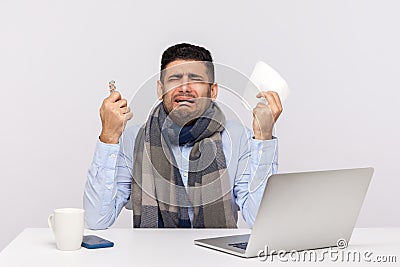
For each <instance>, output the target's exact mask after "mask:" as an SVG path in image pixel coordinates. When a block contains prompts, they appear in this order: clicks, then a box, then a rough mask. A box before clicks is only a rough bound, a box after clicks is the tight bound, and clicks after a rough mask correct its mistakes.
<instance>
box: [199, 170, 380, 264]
mask: <svg viewBox="0 0 400 267" xmlns="http://www.w3.org/2000/svg"><path fill="white" fill-rule="evenodd" d="M373 172H374V169H373V168H357V169H345V170H330V171H315V172H301V173H286V174H274V175H271V176H270V177H269V178H268V180H267V185H266V187H265V190H264V194H263V197H262V200H261V204H260V208H259V210H258V213H257V217H256V219H255V222H254V226H253V229H252V231H251V234H247V235H236V236H224V237H214V238H207V239H198V240H195V241H194V243H195V244H196V245H199V246H203V247H207V248H211V249H215V250H219V251H222V252H226V253H230V254H233V255H236V256H240V257H244V258H250V257H257V256H260V255H258V253H259V251H260V250H263V253H264V252H266V254H271V253H269V252H271V251H276V252H278V251H280V250H284V251H287V252H290V251H292V250H296V251H301V250H307V249H318V248H327V247H334V246H337V242H338V240H341V239H344V240H345V241H347V242H348V241H349V240H350V237H351V234H352V232H353V228H354V225H355V223H356V220H357V217H358V214H359V212H360V209H361V206H362V203H363V201H364V197H365V195H366V193H367V190H368V186H369V183H370V181H371V178H372V174H373ZM266 248H268V250H266Z"/></svg>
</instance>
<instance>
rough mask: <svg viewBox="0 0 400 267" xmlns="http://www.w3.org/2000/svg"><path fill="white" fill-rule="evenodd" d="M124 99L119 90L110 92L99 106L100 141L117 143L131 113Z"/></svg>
mask: <svg viewBox="0 0 400 267" xmlns="http://www.w3.org/2000/svg"><path fill="white" fill-rule="evenodd" d="M127 104H128V102H127V101H126V99H123V98H121V94H120V93H119V92H112V93H111V94H110V96H109V97H107V98H105V99H104V101H103V104H102V105H101V107H100V118H101V124H102V129H101V134H100V141H101V142H103V143H107V144H118V140H119V138H120V136H121V135H122V132H123V131H124V128H125V125H126V123H127V122H128V120H130V119H132V117H133V114H132V112H131V109H130V108H129V107H128V106H127Z"/></svg>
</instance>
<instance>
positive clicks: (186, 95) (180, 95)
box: [174, 94, 196, 100]
mask: <svg viewBox="0 0 400 267" xmlns="http://www.w3.org/2000/svg"><path fill="white" fill-rule="evenodd" d="M182 96H183V97H191V98H196V96H194V95H192V94H177V95H174V100H175V99H176V98H178V97H182Z"/></svg>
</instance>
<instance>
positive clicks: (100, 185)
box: [83, 134, 136, 229]
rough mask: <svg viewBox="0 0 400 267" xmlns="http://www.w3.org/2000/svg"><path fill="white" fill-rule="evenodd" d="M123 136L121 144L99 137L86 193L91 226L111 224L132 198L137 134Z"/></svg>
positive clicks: (87, 215) (84, 201)
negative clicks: (104, 141) (105, 140)
mask: <svg viewBox="0 0 400 267" xmlns="http://www.w3.org/2000/svg"><path fill="white" fill-rule="evenodd" d="M124 137H125V138H120V140H119V143H118V144H105V143H103V142H101V141H100V140H98V141H97V145H96V149H95V152H94V156H93V161H92V163H91V165H90V167H89V170H88V173H87V181H86V184H85V189H84V196H83V207H84V209H85V222H86V225H87V227H88V228H90V229H106V228H108V227H110V226H111V225H112V224H113V223H114V222H115V220H116V218H117V217H118V215H119V213H120V212H121V210H122V208H123V207H124V206H125V205H126V204H127V203H128V201H129V199H130V193H131V182H132V166H133V160H132V158H133V146H134V140H135V137H136V134H135V135H132V134H129V135H128V134H125V135H124Z"/></svg>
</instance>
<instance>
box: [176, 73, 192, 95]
mask: <svg viewBox="0 0 400 267" xmlns="http://www.w3.org/2000/svg"><path fill="white" fill-rule="evenodd" d="M178 90H179V92H180V93H189V92H191V91H192V88H191V85H190V83H189V78H188V76H187V75H184V76H183V78H182V84H181V85H180V86H179V87H178Z"/></svg>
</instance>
